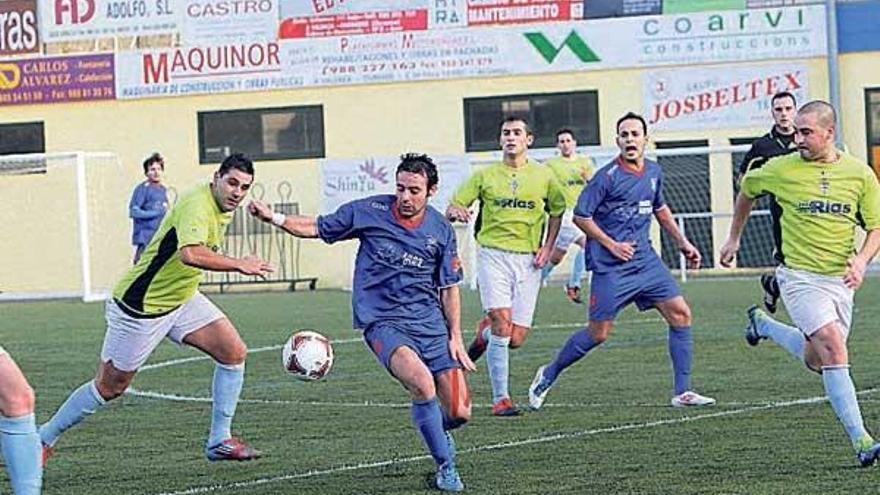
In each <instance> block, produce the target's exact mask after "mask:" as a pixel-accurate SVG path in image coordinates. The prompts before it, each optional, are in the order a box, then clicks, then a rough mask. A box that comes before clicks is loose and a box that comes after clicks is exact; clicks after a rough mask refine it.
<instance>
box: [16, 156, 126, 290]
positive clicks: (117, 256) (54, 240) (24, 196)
mask: <svg viewBox="0 0 880 495" xmlns="http://www.w3.org/2000/svg"><path fill="white" fill-rule="evenodd" d="M131 177H132V174H129V173H126V172H125V171H124V170H123V168H122V165H121V163H120V160H119V158H118V157H117V155H116V154H115V153H112V152H86V151H72V152H60V153H40V154H23V155H4V156H0V194H2V196H3V198H4V204H5V205H6V207H5V208H2V209H0V224H2V225H3V228H4V235H3V236H2V240H0V253H3V256H2V257H0V301H3V300H28V299H45V298H64V297H79V298H82V300H83V301H98V300H103V299H105V298H106V297H107V295H108V294H109V291H110V290H111V289H112V284H113V282H114V281H115V279H116V277H117V276H118V275H119V274H120V273H122V271H124V270H125V268H126V267H127V266H128V265H129V263H130V259H131V253H132V248H131V246H130V235H131V222H130V220H129V219H128V211H127V205H128V199H129V195H130V194H131V188H132V187H133V182H132V178H131Z"/></svg>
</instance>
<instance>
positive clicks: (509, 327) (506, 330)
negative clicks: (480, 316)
mask: <svg viewBox="0 0 880 495" xmlns="http://www.w3.org/2000/svg"><path fill="white" fill-rule="evenodd" d="M489 319H490V320H491V321H492V335H497V336H499V337H510V333H511V332H512V331H513V322H511V321H510V318H508V317H507V315H506V314H504V312H502V311H499V310H494V309H492V310H489Z"/></svg>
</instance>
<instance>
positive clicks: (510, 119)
mask: <svg viewBox="0 0 880 495" xmlns="http://www.w3.org/2000/svg"><path fill="white" fill-rule="evenodd" d="M508 122H522V123H523V125H525V126H526V134H527V135H529V136H531V135H532V134H533V133H532V126H530V125H529V121H528V120H526V118H525V117H523V116H522V115H510V116H508V117H505V118H504V120H502V121H501V127H504V124H507V123H508Z"/></svg>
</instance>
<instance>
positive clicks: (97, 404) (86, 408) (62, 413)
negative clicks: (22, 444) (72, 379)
mask: <svg viewBox="0 0 880 495" xmlns="http://www.w3.org/2000/svg"><path fill="white" fill-rule="evenodd" d="M106 403H107V401H105V400H104V398H103V397H101V394H99V393H98V389H97V388H95V381H94V380H92V381H89V382H86V383H83V384H82V385H81V386H80V387H79V388H78V389H76V390H74V391H73V393H72V394H70V397H68V398H67V400H66V401H64V404H61V407H60V408H58V411H56V412H55V415H54V416H52V418H51V419H49V422H47V423H46V424H44V425H42V426H40V441H42V442H43V443H44V444H46V445H48V446H49V447H52V446H54V445H55V442H57V441H58V437H60V436H61V434H62V433H64V432H65V431H67V430H69V429H70V428H73V427H74V426H76V425H78V424H79V423H80V422H82V420H84V419H86V418H87V417H89V416H91V415H92V414H94V413H95V411H97V410H98V409H101V408H102V407H104V404H106Z"/></svg>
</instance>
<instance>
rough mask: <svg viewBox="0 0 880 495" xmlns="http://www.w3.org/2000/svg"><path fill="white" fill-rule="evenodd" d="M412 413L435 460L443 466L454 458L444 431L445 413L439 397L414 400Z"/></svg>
mask: <svg viewBox="0 0 880 495" xmlns="http://www.w3.org/2000/svg"><path fill="white" fill-rule="evenodd" d="M410 415H411V416H412V422H413V425H415V427H416V430H418V431H419V434H420V435H421V436H422V440H424V441H425V446H426V447H428V451H429V452H431V457H433V458H434V462H435V463H437V465H438V466H442V465H443V464H445V463H446V462H449V461H450V460H452V457H451V456H450V455H449V441H448V440H447V439H446V433H445V432H444V431H443V413H442V412H441V411H440V404H439V403H438V402H437V397H432V398H430V399H425V400H414V401H412V408H411V409H410Z"/></svg>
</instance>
